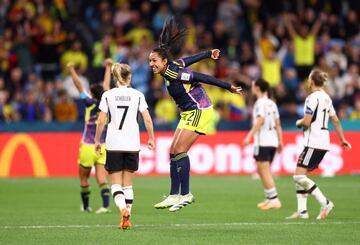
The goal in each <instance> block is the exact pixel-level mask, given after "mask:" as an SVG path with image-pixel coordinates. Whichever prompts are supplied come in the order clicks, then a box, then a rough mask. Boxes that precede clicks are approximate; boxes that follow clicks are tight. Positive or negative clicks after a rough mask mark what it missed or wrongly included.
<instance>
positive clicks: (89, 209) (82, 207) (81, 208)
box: [80, 204, 92, 213]
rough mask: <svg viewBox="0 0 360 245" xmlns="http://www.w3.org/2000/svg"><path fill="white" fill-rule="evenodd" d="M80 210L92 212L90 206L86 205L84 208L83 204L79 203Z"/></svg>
mask: <svg viewBox="0 0 360 245" xmlns="http://www.w3.org/2000/svg"><path fill="white" fill-rule="evenodd" d="M80 211H81V212H87V213H91V212H92V208H91V207H87V208H86V209H85V208H84V205H82V204H80Z"/></svg>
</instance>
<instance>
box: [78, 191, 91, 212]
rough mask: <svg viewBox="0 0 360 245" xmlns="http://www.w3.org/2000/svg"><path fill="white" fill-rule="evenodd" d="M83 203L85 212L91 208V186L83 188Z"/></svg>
mask: <svg viewBox="0 0 360 245" xmlns="http://www.w3.org/2000/svg"><path fill="white" fill-rule="evenodd" d="M80 194H81V201H82V203H83V208H84V210H87V209H88V208H89V196H90V189H89V186H81V193H80Z"/></svg>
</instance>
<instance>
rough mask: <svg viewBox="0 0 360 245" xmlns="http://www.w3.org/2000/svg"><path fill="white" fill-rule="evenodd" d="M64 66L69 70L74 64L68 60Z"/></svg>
mask: <svg viewBox="0 0 360 245" xmlns="http://www.w3.org/2000/svg"><path fill="white" fill-rule="evenodd" d="M66 67H67V68H68V69H69V70H71V69H74V68H75V64H74V63H73V62H69V63H67V64H66Z"/></svg>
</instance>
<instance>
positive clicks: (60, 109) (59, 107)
mask: <svg viewBox="0 0 360 245" xmlns="http://www.w3.org/2000/svg"><path fill="white" fill-rule="evenodd" d="M58 97H59V101H58V102H57V103H56V105H55V114H54V117H55V119H56V121H58V122H73V121H76V120H77V109H76V104H75V103H74V102H73V101H72V100H71V98H70V97H69V95H68V94H67V92H66V90H60V91H59V92H58Z"/></svg>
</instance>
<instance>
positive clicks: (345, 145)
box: [341, 139, 351, 150]
mask: <svg viewBox="0 0 360 245" xmlns="http://www.w3.org/2000/svg"><path fill="white" fill-rule="evenodd" d="M341 146H343V147H345V148H346V149H347V150H351V144H350V143H349V142H348V141H347V140H345V139H344V140H343V141H342V142H341Z"/></svg>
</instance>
